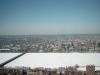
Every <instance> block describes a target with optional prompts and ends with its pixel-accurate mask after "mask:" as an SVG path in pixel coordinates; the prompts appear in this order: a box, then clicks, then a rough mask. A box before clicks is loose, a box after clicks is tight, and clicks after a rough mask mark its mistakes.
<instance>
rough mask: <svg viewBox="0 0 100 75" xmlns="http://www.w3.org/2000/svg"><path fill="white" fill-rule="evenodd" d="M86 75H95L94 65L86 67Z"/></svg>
mask: <svg viewBox="0 0 100 75" xmlns="http://www.w3.org/2000/svg"><path fill="white" fill-rule="evenodd" d="M86 75H95V66H94V65H87V66H86Z"/></svg>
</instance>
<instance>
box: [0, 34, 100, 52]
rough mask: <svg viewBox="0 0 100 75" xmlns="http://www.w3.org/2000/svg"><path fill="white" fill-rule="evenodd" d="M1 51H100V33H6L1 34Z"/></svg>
mask: <svg viewBox="0 0 100 75" xmlns="http://www.w3.org/2000/svg"><path fill="white" fill-rule="evenodd" d="M0 52H26V53H28V52H34V53H48V52H50V53H72V52H78V53H100V35H99V34H90V35H89V34H76V35H75V34H74V35H15V36H10V35H9V36H6V35H5V36H0Z"/></svg>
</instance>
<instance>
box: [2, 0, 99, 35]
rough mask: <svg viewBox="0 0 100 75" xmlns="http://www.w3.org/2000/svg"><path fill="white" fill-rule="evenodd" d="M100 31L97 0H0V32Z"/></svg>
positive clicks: (73, 32)
mask: <svg viewBox="0 0 100 75" xmlns="http://www.w3.org/2000/svg"><path fill="white" fill-rule="evenodd" d="M88 33H89V34H90V33H91V34H94V33H100V0H0V35H20V34H26V35H27V34H88Z"/></svg>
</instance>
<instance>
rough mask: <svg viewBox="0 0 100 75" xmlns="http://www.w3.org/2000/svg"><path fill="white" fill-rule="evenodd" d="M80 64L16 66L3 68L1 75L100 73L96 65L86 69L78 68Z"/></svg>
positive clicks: (99, 74) (83, 74) (81, 74)
mask: <svg viewBox="0 0 100 75" xmlns="http://www.w3.org/2000/svg"><path fill="white" fill-rule="evenodd" d="M79 67H80V66H78V65H75V66H69V67H59V68H43V67H40V68H34V69H31V68H29V67H16V68H9V67H8V68H6V67H4V68H2V69H0V75H100V70H95V65H86V66H85V68H86V70H85V71H82V70H78V68H79Z"/></svg>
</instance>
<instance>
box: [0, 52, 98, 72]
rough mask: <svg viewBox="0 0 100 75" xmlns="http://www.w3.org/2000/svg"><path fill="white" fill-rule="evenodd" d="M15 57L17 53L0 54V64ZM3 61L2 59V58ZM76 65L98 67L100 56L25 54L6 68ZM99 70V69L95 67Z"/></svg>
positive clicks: (90, 54)
mask: <svg viewBox="0 0 100 75" xmlns="http://www.w3.org/2000/svg"><path fill="white" fill-rule="evenodd" d="M15 55H17V53H12V54H11V55H10V54H9V53H5V54H2V53H0V63H1V62H2V61H3V60H6V59H8V58H11V57H13V56H15ZM1 57H2V58H3V59H2V58H1ZM75 64H78V65H80V66H86V65H89V64H94V65H95V66H100V54H99V53H27V54H25V55H23V56H21V57H20V58H18V59H16V60H14V61H12V62H10V63H8V64H7V65H6V66H7V67H16V66H25V67H31V68H35V67H46V68H55V67H66V66H74V65H75ZM96 69H97V70H100V68H99V67H96Z"/></svg>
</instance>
